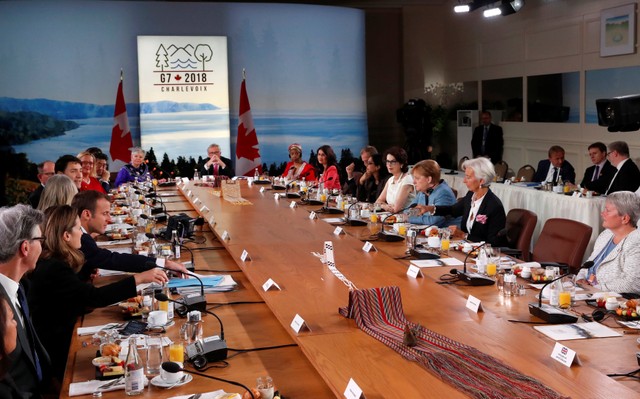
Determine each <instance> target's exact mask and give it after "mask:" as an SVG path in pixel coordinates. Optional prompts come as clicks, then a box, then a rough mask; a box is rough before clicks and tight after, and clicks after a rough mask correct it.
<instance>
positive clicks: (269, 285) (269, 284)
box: [262, 279, 282, 291]
mask: <svg viewBox="0 0 640 399" xmlns="http://www.w3.org/2000/svg"><path fill="white" fill-rule="evenodd" d="M272 288H275V289H277V290H280V291H282V290H281V289H280V286H279V285H278V284H277V283H276V282H275V281H273V279H269V280H267V281H266V282H265V283H264V284H262V289H263V290H265V291H269V290H270V289H272Z"/></svg>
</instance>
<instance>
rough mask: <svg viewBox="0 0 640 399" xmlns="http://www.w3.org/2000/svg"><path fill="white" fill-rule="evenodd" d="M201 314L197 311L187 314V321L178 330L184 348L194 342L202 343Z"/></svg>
mask: <svg viewBox="0 0 640 399" xmlns="http://www.w3.org/2000/svg"><path fill="white" fill-rule="evenodd" d="M202 331H203V328H202V314H201V313H200V312H199V311H197V310H192V311H191V312H189V313H187V321H186V322H185V323H184V324H183V325H182V328H180V334H181V335H182V339H183V341H184V346H185V348H186V347H187V346H188V345H191V344H193V343H195V342H196V341H202V334H203V332H202Z"/></svg>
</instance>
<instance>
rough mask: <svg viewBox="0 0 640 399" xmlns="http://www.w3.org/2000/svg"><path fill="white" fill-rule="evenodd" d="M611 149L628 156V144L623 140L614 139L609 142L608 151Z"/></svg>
mask: <svg viewBox="0 0 640 399" xmlns="http://www.w3.org/2000/svg"><path fill="white" fill-rule="evenodd" d="M612 151H616V152H617V153H618V154H620V155H622V156H624V157H629V144H627V143H626V142H624V141H614V142H613V143H610V144H609V152H612Z"/></svg>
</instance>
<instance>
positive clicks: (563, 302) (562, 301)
mask: <svg viewBox="0 0 640 399" xmlns="http://www.w3.org/2000/svg"><path fill="white" fill-rule="evenodd" d="M558 305H559V306H560V307H561V308H562V309H567V308H569V307H571V292H569V291H562V292H561V293H560V295H559V296H558Z"/></svg>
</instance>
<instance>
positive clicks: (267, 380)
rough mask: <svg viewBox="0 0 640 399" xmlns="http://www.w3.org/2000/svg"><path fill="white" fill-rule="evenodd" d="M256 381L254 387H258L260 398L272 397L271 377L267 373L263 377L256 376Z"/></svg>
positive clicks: (271, 398)
mask: <svg viewBox="0 0 640 399" xmlns="http://www.w3.org/2000/svg"><path fill="white" fill-rule="evenodd" d="M257 382H258V384H257V386H256V388H257V389H258V392H260V395H261V397H262V399H273V395H274V388H273V380H272V379H271V377H269V376H268V375H267V376H264V377H258V381H257Z"/></svg>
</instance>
